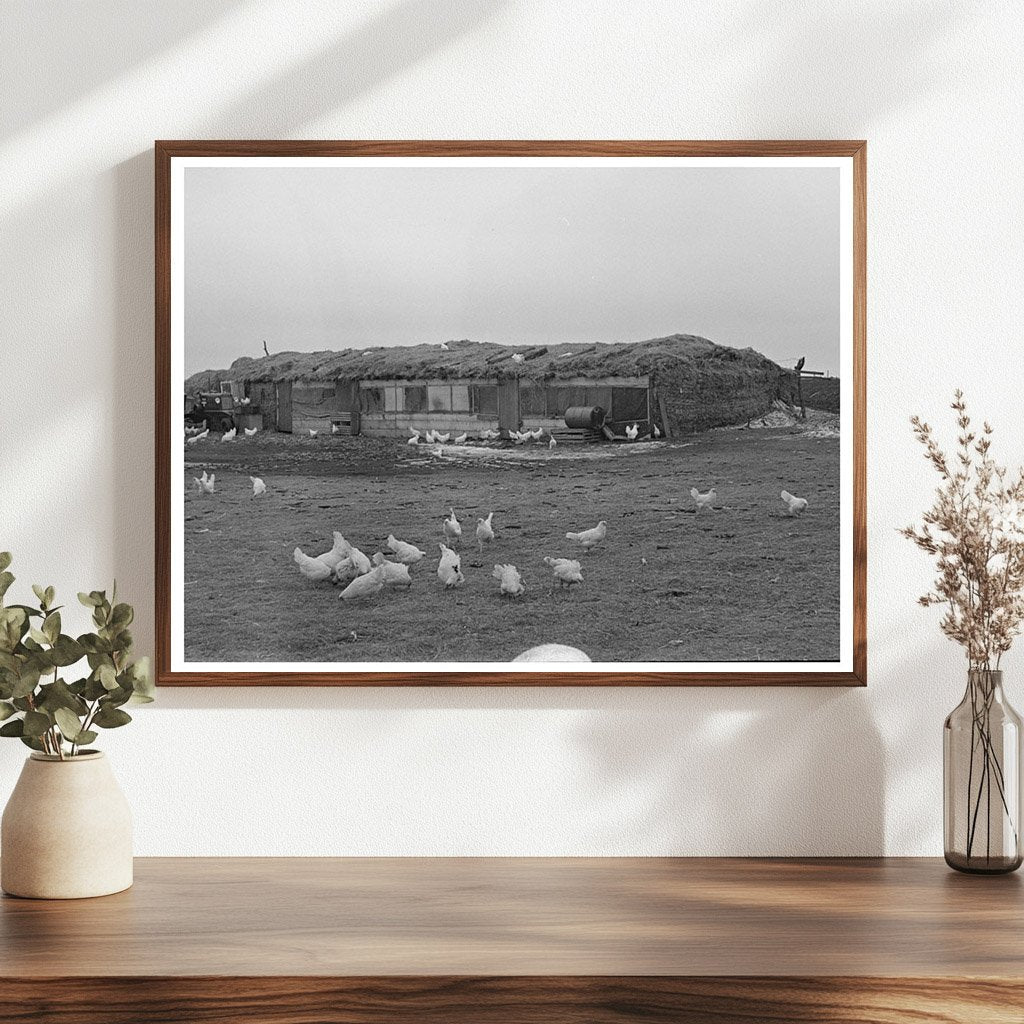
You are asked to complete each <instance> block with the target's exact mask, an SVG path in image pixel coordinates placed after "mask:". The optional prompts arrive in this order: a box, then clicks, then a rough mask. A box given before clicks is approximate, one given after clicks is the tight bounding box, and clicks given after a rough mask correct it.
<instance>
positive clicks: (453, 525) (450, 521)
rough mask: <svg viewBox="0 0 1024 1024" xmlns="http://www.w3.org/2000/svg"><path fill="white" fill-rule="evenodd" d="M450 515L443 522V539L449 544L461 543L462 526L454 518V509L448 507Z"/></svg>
mask: <svg viewBox="0 0 1024 1024" xmlns="http://www.w3.org/2000/svg"><path fill="white" fill-rule="evenodd" d="M448 511H449V512H450V513H451V515H449V516H448V518H447V519H446V520H445V521H444V539H445V540H446V541H447V542H448V543H449V544H451V543H455V544H461V543H462V524H461V523H460V522H459V521H458V519H456V518H455V509H454V508H451V507H449V509H448Z"/></svg>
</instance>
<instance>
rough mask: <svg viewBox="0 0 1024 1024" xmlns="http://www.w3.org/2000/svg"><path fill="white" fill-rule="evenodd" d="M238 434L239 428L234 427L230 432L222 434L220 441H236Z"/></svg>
mask: <svg viewBox="0 0 1024 1024" xmlns="http://www.w3.org/2000/svg"><path fill="white" fill-rule="evenodd" d="M237 434H238V428H237V427H232V428H231V429H230V430H226V431H224V433H223V434H221V436H220V439H221V440H222V441H234V439H235V437H236V435H237Z"/></svg>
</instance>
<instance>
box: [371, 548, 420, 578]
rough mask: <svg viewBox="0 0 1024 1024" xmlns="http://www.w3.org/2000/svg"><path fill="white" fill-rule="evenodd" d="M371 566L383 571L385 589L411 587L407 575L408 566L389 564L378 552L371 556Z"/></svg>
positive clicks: (399, 563)
mask: <svg viewBox="0 0 1024 1024" xmlns="http://www.w3.org/2000/svg"><path fill="white" fill-rule="evenodd" d="M372 561H373V564H374V565H375V566H380V568H382V569H383V570H384V586H385V587H411V586H412V577H411V576H410V575H409V566H407V565H402V563H401V562H389V561H388V560H387V559H386V558H385V557H384V555H383V554H382V553H381V552H380V551H378V552H377V553H376V554H375V555H374V556H373V559H372Z"/></svg>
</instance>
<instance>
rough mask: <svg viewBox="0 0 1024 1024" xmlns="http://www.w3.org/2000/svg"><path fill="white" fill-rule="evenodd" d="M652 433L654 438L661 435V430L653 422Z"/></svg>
mask: <svg viewBox="0 0 1024 1024" xmlns="http://www.w3.org/2000/svg"><path fill="white" fill-rule="evenodd" d="M653 433H654V436H655V438H658V437H661V430H660V429H659V428H658V424H657V423H655V424H654V431H653Z"/></svg>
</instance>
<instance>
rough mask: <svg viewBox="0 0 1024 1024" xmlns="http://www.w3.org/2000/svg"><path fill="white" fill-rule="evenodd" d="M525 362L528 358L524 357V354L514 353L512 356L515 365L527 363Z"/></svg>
mask: <svg viewBox="0 0 1024 1024" xmlns="http://www.w3.org/2000/svg"><path fill="white" fill-rule="evenodd" d="M525 361H526V356H524V355H523V354H522V353H520V352H515V353H513V355H512V362H513V363H522V362H525Z"/></svg>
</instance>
